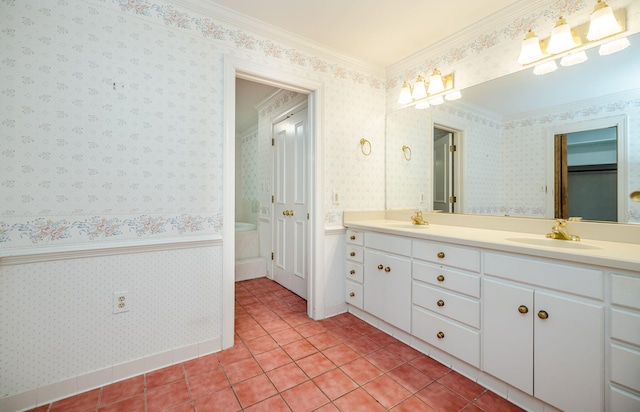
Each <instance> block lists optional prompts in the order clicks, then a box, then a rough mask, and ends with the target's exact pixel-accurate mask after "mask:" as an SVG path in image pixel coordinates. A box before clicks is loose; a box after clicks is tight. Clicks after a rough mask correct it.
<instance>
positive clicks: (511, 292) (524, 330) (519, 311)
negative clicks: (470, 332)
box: [482, 278, 534, 395]
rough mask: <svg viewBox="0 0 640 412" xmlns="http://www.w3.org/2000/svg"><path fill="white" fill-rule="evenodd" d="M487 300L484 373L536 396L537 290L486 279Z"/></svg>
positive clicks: (484, 327)
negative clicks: (534, 372)
mask: <svg viewBox="0 0 640 412" xmlns="http://www.w3.org/2000/svg"><path fill="white" fill-rule="evenodd" d="M483 297H484V298H483V305H484V312H483V313H484V314H483V323H482V335H483V345H482V359H483V369H484V370H485V371H487V372H488V373H490V374H492V375H494V376H495V377H497V378H499V379H501V380H503V381H505V382H507V383H509V384H511V385H513V386H515V387H516V388H519V389H520V390H522V391H523V392H526V393H528V394H529V395H533V316H534V313H533V309H534V308H533V290H532V289H527V288H522V287H518V286H513V285H509V284H506V283H502V282H497V281H494V280H490V279H486V278H485V279H484V291H483ZM523 312H524V313H523Z"/></svg>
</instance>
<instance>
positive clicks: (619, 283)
mask: <svg viewBox="0 0 640 412" xmlns="http://www.w3.org/2000/svg"><path fill="white" fill-rule="evenodd" d="M611 303H613V304H614V305H619V306H626V307H628V308H632V309H640V278H636V277H631V276H624V275H611Z"/></svg>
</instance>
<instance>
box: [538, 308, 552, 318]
mask: <svg viewBox="0 0 640 412" xmlns="http://www.w3.org/2000/svg"><path fill="white" fill-rule="evenodd" d="M538 317H539V318H540V319H548V318H549V314H548V313H547V312H545V311H544V310H541V311H540V312H538Z"/></svg>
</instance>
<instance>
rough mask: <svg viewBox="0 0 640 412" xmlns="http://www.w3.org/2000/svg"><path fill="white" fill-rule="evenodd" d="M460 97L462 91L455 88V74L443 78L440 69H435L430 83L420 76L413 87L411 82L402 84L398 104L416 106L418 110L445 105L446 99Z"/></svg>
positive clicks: (430, 77)
mask: <svg viewBox="0 0 640 412" xmlns="http://www.w3.org/2000/svg"><path fill="white" fill-rule="evenodd" d="M460 97H462V94H461V93H460V91H459V90H454V88H453V73H451V74H448V75H446V76H443V75H442V74H441V73H440V71H439V70H438V69H434V70H433V72H432V74H431V75H430V76H429V82H427V81H426V79H425V78H424V76H422V75H419V76H418V77H417V79H416V81H415V82H414V83H413V87H412V86H411V84H410V83H409V82H404V83H402V88H400V97H399V98H398V103H399V104H402V105H406V104H414V106H415V108H416V109H426V108H427V107H429V106H430V105H437V104H442V103H444V99H446V100H457V99H459V98H460Z"/></svg>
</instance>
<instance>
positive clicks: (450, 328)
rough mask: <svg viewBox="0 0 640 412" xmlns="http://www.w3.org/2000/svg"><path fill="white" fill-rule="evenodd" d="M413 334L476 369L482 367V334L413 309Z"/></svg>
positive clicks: (424, 311) (415, 308) (421, 310)
mask: <svg viewBox="0 0 640 412" xmlns="http://www.w3.org/2000/svg"><path fill="white" fill-rule="evenodd" d="M412 315H413V318H412V325H411V333H412V334H413V335H414V336H415V337H417V338H419V339H422V340H423V341H425V342H427V343H429V344H431V345H433V346H435V347H437V348H439V349H442V350H443V351H445V352H447V353H450V354H451V355H453V356H455V357H456V358H458V359H461V360H463V361H465V362H467V363H469V364H470V365H473V366H475V367H476V368H479V367H480V333H479V332H478V331H475V330H472V329H468V328H466V327H464V326H461V325H457V324H455V323H453V322H452V321H449V320H446V319H445V318H442V317H440V316H437V315H433V314H431V313H429V312H427V311H426V310H424V309H421V308H418V307H415V306H414V307H413V310H412Z"/></svg>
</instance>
